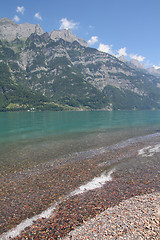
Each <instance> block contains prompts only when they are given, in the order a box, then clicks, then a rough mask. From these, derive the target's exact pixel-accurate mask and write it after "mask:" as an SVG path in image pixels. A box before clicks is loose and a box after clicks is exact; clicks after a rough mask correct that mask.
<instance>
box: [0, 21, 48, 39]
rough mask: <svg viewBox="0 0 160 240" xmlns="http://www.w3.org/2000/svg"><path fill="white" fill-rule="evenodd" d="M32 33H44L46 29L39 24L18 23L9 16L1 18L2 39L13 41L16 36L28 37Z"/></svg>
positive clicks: (0, 34)
mask: <svg viewBox="0 0 160 240" xmlns="http://www.w3.org/2000/svg"><path fill="white" fill-rule="evenodd" d="M32 33H37V34H38V35H42V34H43V33H44V31H43V29H42V28H41V27H40V26H39V24H37V25H34V24H30V23H23V24H16V23H15V22H14V21H13V20H11V19H9V18H2V19H0V39H5V40H7V41H12V40H14V39H16V38H20V39H26V38H28V37H29V36H30V35H31V34H32Z"/></svg>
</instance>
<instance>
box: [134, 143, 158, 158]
mask: <svg viewBox="0 0 160 240" xmlns="http://www.w3.org/2000/svg"><path fill="white" fill-rule="evenodd" d="M157 152H160V144H157V145H155V146H148V147H144V148H142V149H140V150H139V151H138V155H140V156H142V157H152V156H153V155H154V154H155V153H157Z"/></svg>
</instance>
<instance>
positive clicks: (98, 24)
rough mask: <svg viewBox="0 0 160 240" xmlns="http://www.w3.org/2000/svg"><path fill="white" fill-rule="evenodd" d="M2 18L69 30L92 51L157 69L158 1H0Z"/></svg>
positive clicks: (159, 42)
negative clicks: (87, 44) (134, 60)
mask: <svg viewBox="0 0 160 240" xmlns="http://www.w3.org/2000/svg"><path fill="white" fill-rule="evenodd" d="M3 17H8V18H10V19H14V20H15V21H16V22H17V23H20V24H21V23H24V22H29V23H32V24H37V23H38V24H40V26H41V27H42V28H43V30H44V31H46V32H50V31H52V30H53V29H56V30H60V29H63V28H70V29H71V30H72V32H73V33H74V34H76V35H77V36H78V37H81V38H83V39H84V40H86V41H88V43H89V45H90V46H91V47H94V48H97V49H99V50H101V51H105V52H108V53H111V54H114V55H115V56H117V57H119V56H122V55H124V56H125V57H126V58H127V59H131V58H134V59H137V60H138V61H140V62H141V63H142V64H145V65H146V66H147V67H149V66H153V65H154V66H155V67H157V68H158V67H160V29H159V26H160V0H45V1H43V0H39V1H38V0H32V1H31V0H1V8H0V18H3Z"/></svg>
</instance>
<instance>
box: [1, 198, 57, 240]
mask: <svg viewBox="0 0 160 240" xmlns="http://www.w3.org/2000/svg"><path fill="white" fill-rule="evenodd" d="M56 206H57V203H56V204H54V205H53V206H51V207H50V208H48V209H46V210H45V211H43V212H42V213H40V214H38V215H35V216H33V217H32V218H27V219H25V220H23V221H22V222H21V223H20V224H18V225H17V226H16V227H15V228H12V229H11V230H9V231H8V232H5V233H3V234H2V235H0V239H1V240H8V239H9V238H14V237H17V236H19V235H20V234H21V232H22V231H23V230H24V229H25V228H26V227H30V226H32V225H33V223H34V221H37V220H38V219H42V218H49V217H50V216H51V215H52V212H53V211H54V210H55V208H56Z"/></svg>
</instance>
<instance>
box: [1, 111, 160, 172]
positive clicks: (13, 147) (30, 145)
mask: <svg viewBox="0 0 160 240" xmlns="http://www.w3.org/2000/svg"><path fill="white" fill-rule="evenodd" d="M159 130H160V111H112V112H109V111H91V112H89V111H88V112H87V111H79V112H51V111H49V112H4V113H3V112H1V113H0V163H1V173H2V174H3V173H4V172H6V171H8V170H9V171H15V169H16V170H18V169H21V168H28V167H32V166H34V165H35V164H39V163H43V162H48V161H54V159H56V158H61V157H63V156H64V155H65V156H66V155H69V156H70V155H71V154H73V153H76V154H78V153H80V152H85V151H88V150H95V149H98V148H101V147H106V146H109V145H112V144H115V143H118V142H120V141H122V140H123V141H124V140H126V139H129V138H133V137H137V136H143V135H147V134H152V133H155V132H159Z"/></svg>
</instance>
